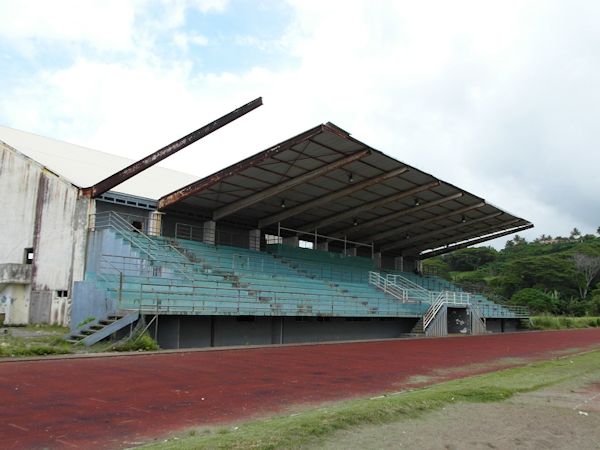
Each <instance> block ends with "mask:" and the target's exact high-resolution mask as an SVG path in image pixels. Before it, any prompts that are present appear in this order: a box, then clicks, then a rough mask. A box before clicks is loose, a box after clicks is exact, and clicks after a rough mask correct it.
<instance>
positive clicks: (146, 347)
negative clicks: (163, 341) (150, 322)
mask: <svg viewBox="0 0 600 450" xmlns="http://www.w3.org/2000/svg"><path fill="white" fill-rule="evenodd" d="M159 349H160V347H159V346H158V344H157V343H156V341H155V340H154V339H152V338H151V337H150V335H149V334H148V333H143V334H137V335H134V336H132V337H131V339H129V340H127V341H125V342H122V343H119V344H116V345H114V346H112V347H111V348H110V350H113V351H116V352H149V351H154V350H159Z"/></svg>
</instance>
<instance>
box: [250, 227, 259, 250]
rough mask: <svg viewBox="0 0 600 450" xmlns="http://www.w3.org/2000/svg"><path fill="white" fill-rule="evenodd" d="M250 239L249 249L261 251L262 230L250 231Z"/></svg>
mask: <svg viewBox="0 0 600 450" xmlns="http://www.w3.org/2000/svg"><path fill="white" fill-rule="evenodd" d="M248 239H249V245H248V248H249V249H250V250H257V251H258V250H260V230H250V231H248Z"/></svg>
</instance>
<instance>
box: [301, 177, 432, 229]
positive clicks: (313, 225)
mask: <svg viewBox="0 0 600 450" xmlns="http://www.w3.org/2000/svg"><path fill="white" fill-rule="evenodd" d="M439 185H440V182H439V181H432V182H430V183H426V184H423V185H421V186H416V187H414V188H411V189H407V190H406V191H402V192H399V193H398V194H393V195H389V196H387V197H384V198H382V199H381V200H377V201H374V202H368V203H365V204H364V205H360V206H357V207H356V208H350V209H347V210H346V211H342V212H340V213H337V214H333V215H331V216H329V217H326V218H324V219H321V220H318V221H316V222H311V223H308V224H306V225H303V226H301V227H300V231H313V230H317V229H319V228H322V227H325V226H327V225H331V224H333V223H336V222H339V221H340V220H343V219H346V218H348V217H352V216H354V215H357V214H359V213H361V212H364V211H369V210H371V209H373V208H377V207H379V206H383V205H385V204H388V203H391V202H395V201H397V200H400V199H402V198H405V197H408V196H410V195H413V194H416V193H418V192H422V191H426V190H428V189H431V188H433V187H436V186H439Z"/></svg>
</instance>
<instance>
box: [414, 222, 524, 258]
mask: <svg viewBox="0 0 600 450" xmlns="http://www.w3.org/2000/svg"><path fill="white" fill-rule="evenodd" d="M521 221H522V220H521V219H517V218H515V219H512V220H509V221H507V222H502V223H500V224H496V225H494V226H491V227H490V226H486V225H485V224H484V225H483V226H482V227H479V228H476V229H474V230H469V231H467V232H465V233H462V234H459V235H456V236H451V237H445V238H442V239H438V240H437V241H433V242H427V243H421V244H416V245H415V246H414V247H409V248H404V249H402V254H403V255H409V254H410V255H413V254H418V253H420V252H422V251H423V250H428V249H431V248H436V247H440V246H442V245H450V244H454V243H456V242H460V241H463V240H465V239H473V238H476V237H479V236H481V235H482V234H484V233H491V231H488V230H495V231H501V230H505V229H507V228H510V227H514V224H516V223H517V222H521Z"/></svg>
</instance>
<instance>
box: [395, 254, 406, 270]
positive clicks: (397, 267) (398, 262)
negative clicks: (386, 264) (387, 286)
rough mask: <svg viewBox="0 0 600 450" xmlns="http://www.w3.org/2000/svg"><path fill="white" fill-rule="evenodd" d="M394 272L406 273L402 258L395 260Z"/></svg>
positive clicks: (397, 257) (398, 257)
mask: <svg viewBox="0 0 600 450" xmlns="http://www.w3.org/2000/svg"><path fill="white" fill-rule="evenodd" d="M394 270H399V271H400V272H402V271H404V258H403V257H402V256H396V257H395V258H394Z"/></svg>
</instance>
